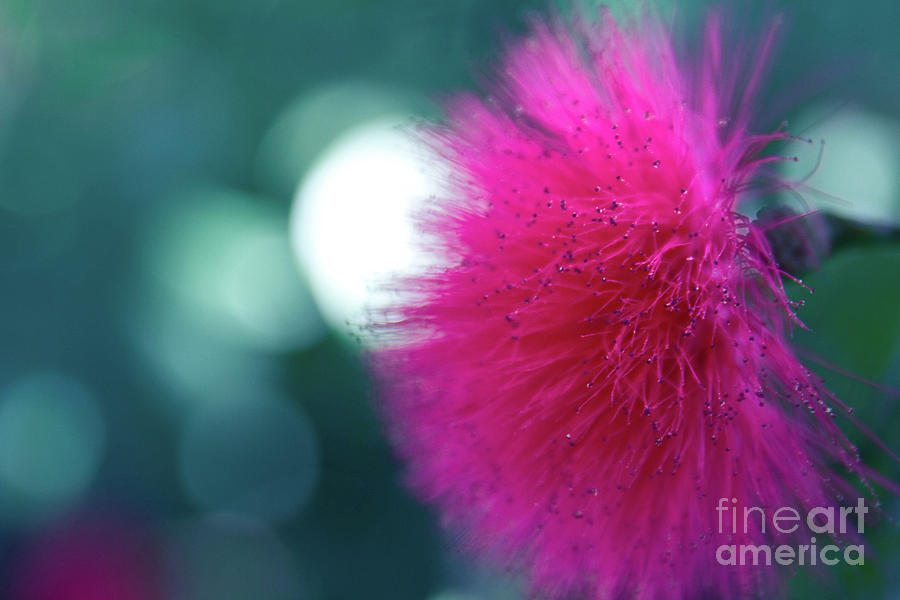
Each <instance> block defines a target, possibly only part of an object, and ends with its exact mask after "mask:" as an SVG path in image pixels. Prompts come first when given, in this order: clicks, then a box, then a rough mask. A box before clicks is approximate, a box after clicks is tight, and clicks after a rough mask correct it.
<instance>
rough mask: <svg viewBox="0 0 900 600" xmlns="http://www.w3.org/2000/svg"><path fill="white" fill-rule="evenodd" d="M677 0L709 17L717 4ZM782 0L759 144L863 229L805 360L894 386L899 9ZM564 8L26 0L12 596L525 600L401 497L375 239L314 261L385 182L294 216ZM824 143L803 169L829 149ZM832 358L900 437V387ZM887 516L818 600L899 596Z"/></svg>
mask: <svg viewBox="0 0 900 600" xmlns="http://www.w3.org/2000/svg"><path fill="white" fill-rule="evenodd" d="M675 4H677V7H678V8H677V10H678V12H679V13H680V14H681V18H683V19H684V22H686V23H688V24H696V23H697V22H698V21H699V19H700V15H701V14H702V13H703V11H704V8H705V3H703V2H697V1H690V0H684V1H682V2H677V3H675ZM773 4H774V6H775V8H776V9H779V10H783V11H784V13H785V15H786V17H787V27H786V28H785V35H784V37H783V45H782V49H781V52H780V54H779V58H778V60H777V61H776V63H775V64H774V67H773V77H772V80H771V85H770V86H769V87H767V88H766V90H765V93H764V97H763V99H762V100H763V101H764V102H761V104H763V105H766V106H769V107H770V108H772V107H774V108H772V110H771V111H770V112H773V113H774V114H772V115H770V113H765V114H766V115H767V117H768V116H772V122H766V123H763V126H766V127H769V126H772V125H774V124H777V123H778V121H780V120H781V119H782V118H784V117H785V116H787V117H788V118H789V119H790V121H791V123H792V124H799V125H798V126H797V129H794V128H793V127H792V131H794V132H795V133H796V134H797V135H800V136H802V137H814V138H815V139H816V140H819V139H821V138H825V139H826V140H827V144H828V149H829V150H828V151H826V153H825V155H824V158H822V160H820V161H819V162H821V165H820V166H819V168H818V169H815V170H814V175H813V177H812V178H811V179H810V180H808V182H807V183H808V184H809V188H808V189H807V190H806V194H804V195H805V196H806V199H807V200H809V201H811V202H814V203H816V204H818V205H820V206H821V207H822V208H824V209H826V210H828V211H832V212H834V213H835V214H839V215H843V216H844V217H849V218H852V219H863V220H864V221H865V222H866V226H865V228H863V230H861V232H859V233H858V235H850V236H844V237H843V238H842V240H843V241H842V243H841V244H840V245H838V246H836V247H835V249H834V255H833V256H832V257H828V258H824V259H823V260H822V263H821V268H820V269H819V270H817V271H815V272H813V273H811V274H810V275H809V277H808V282H809V283H811V284H812V286H813V287H815V288H816V290H817V291H816V293H815V294H814V295H813V296H811V297H806V299H807V300H808V306H807V307H806V308H803V309H801V312H800V316H801V318H803V319H805V320H806V321H807V323H808V324H809V325H810V326H811V331H808V332H806V331H805V332H800V333H798V338H797V339H798V343H799V344H800V345H801V346H802V347H803V348H804V350H805V351H806V352H808V355H809V356H810V357H815V359H816V362H815V363H811V364H818V365H821V364H823V363H824V362H829V363H833V364H834V365H836V366H837V367H840V368H842V369H845V370H847V371H849V372H851V373H854V374H857V375H859V376H861V377H865V378H867V379H869V380H871V381H873V382H875V383H877V384H879V385H881V386H890V387H892V388H893V389H894V390H896V389H898V388H900V344H898V339H900V302H898V299H900V249H898V247H897V246H896V245H895V243H894V242H892V241H891V238H890V237H879V236H878V235H877V232H878V227H885V226H889V225H896V223H897V220H898V219H900V210H898V208H897V207H898V200H897V198H898V191H900V190H898V186H900V181H898V172H900V171H898V169H897V166H898V158H900V150H898V143H900V142H898V139H900V136H898V135H897V132H898V119H900V105H898V103H897V101H896V99H897V98H898V97H900V76H898V72H900V69H898V64H900V62H898V51H900V39H898V37H897V35H896V31H897V26H898V24H900V9H898V5H897V3H895V2H892V1H889V0H881V1H875V2H867V3H860V2H849V1H846V2H844V1H841V2H826V3H823V2H818V1H814V0H798V1H796V2H788V1H787V0H784V1H783V2H773ZM543 5H544V3H542V2H537V1H533V2H532V1H529V2H514V1H512V0H492V1H490V2H479V1H477V0H443V1H438V0H415V1H414V0H328V1H314V0H300V1H297V2H291V1H288V0H258V1H254V2H250V1H237V0H219V1H217V2H208V1H200V0H180V1H175V0H172V1H168V2H160V1H150V0H133V1H129V2H118V1H114V0H77V1H70V0H66V1H63V0H43V1H38V0H32V1H28V0H4V1H3V2H2V3H0V290H2V294H0V315H2V316H0V335H2V340H3V345H2V348H3V360H2V361H0V590H3V593H2V594H0V595H2V597H4V598H7V597H9V598H17V599H49V598H69V599H76V600H77V599H80V598H95V599H96V598H124V599H132V598H135V599H137V598H173V599H182V598H183V599H191V600H205V599H210V600H211V599H216V600H222V599H226V600H227V599H243V598H267V599H276V600H277V599H282V598H284V599H293V598H303V599H306V598H309V599H354V600H355V599H359V598H390V599H397V600H399V599H406V598H409V599H421V598H429V599H433V600H438V599H440V600H453V599H455V600H460V599H469V600H474V599H484V600H499V599H510V600H512V599H515V598H521V597H524V594H523V591H522V588H521V587H520V585H519V584H518V583H517V582H516V581H515V579H514V578H512V577H511V576H509V575H504V574H498V573H492V572H490V571H489V570H488V569H486V568H484V567H481V566H477V565H474V564H472V563H470V562H466V561H465V560H464V559H463V558H461V557H460V556H458V555H457V554H456V553H454V551H453V550H452V543H448V540H447V538H446V536H445V535H444V534H442V533H441V531H440V528H439V525H438V524H437V522H436V519H435V518H434V516H433V515H432V514H430V513H429V512H428V511H427V510H426V509H425V508H423V507H422V506H420V505H419V504H417V503H416V502H415V501H414V500H413V499H411V498H410V497H409V496H408V495H407V493H406V492H405V491H404V490H403V488H402V484H401V475H400V470H399V469H398V465H396V464H395V463H394V461H393V460H392V458H391V455H390V451H389V449H388V447H387V445H386V442H385V440H384V438H383V435H382V431H381V429H380V427H379V424H378V422H377V420H376V416H375V414H374V411H373V409H372V406H371V404H370V395H371V394H370V386H369V381H368V380H367V378H366V376H365V373H364V371H363V369H362V368H361V362H360V354H361V350H360V346H359V344H357V343H356V342H355V341H354V340H353V339H352V335H348V333H347V331H346V330H345V329H344V328H343V327H342V321H341V317H342V315H345V313H344V312H341V311H342V310H344V309H343V308H341V310H332V308H333V307H334V306H339V307H344V305H345V304H346V301H347V298H346V297H343V296H341V295H340V294H341V290H342V289H344V288H342V287H341V286H342V285H343V286H350V288H353V286H354V285H356V282H355V281H347V280H341V277H344V278H345V279H346V278H347V277H358V276H359V273H356V272H352V271H351V270H348V271H346V272H343V271H342V270H341V267H342V265H343V266H347V265H350V266H352V265H354V264H356V263H357V262H359V261H360V260H362V257H363V255H365V254H367V252H368V251H369V248H367V247H365V246H363V247H360V246H358V245H354V244H358V243H359V240H354V238H353V237H352V236H347V238H346V239H343V240H342V241H341V243H342V244H344V245H345V246H346V248H347V250H346V256H341V257H337V258H338V259H343V260H345V262H344V263H341V262H340V261H338V262H337V263H335V265H336V267H335V266H332V265H331V263H328V265H329V266H328V268H327V269H319V270H320V271H324V272H325V277H326V279H327V278H328V277H331V278H332V279H336V280H338V281H337V283H336V284H335V285H336V286H337V287H332V288H328V286H327V285H326V284H328V281H326V282H325V284H323V283H322V281H321V280H320V279H317V277H318V276H317V275H316V269H317V266H316V264H310V261H315V260H316V258H315V255H314V254H313V255H310V254H309V253H307V254H306V255H304V254H303V252H302V250H301V251H298V250H297V249H298V248H302V246H303V244H304V241H303V240H298V239H296V238H297V236H298V235H302V232H304V231H318V232H325V234H327V235H326V237H327V236H328V235H331V234H334V235H341V231H342V230H341V226H342V223H350V222H352V221H353V218H354V211H355V210H357V209H359V210H362V208H361V206H362V205H361V204H360V202H367V201H369V202H374V201H376V200H378V198H379V196H378V195H377V194H375V192H374V191H373V190H375V188H377V185H375V184H376V182H372V181H368V180H367V179H366V176H365V175H366V173H364V172H363V171H362V170H361V171H360V172H358V173H354V172H353V170H352V168H349V169H345V170H346V171H347V172H346V173H345V177H346V179H347V180H348V181H349V182H350V183H351V185H352V186H356V187H357V188H358V189H359V194H358V195H359V196H360V197H353V198H350V197H347V198H345V200H346V203H343V202H333V201H334V200H335V198H334V196H333V195H332V196H330V197H325V200H327V201H332V204H325V205H324V206H325V209H324V212H322V211H320V213H321V214H325V215H326V217H323V219H324V220H323V221H322V222H318V221H317V222H313V223H309V222H306V223H303V222H301V223H299V224H297V223H296V222H293V223H292V221H296V220H297V219H298V218H299V219H301V220H302V219H303V214H305V213H302V211H301V212H300V215H301V216H300V217H296V216H295V217H293V218H292V217H291V206H292V202H293V201H294V196H295V192H296V190H297V189H298V186H299V188H301V189H302V186H303V185H304V182H305V181H306V182H308V181H309V180H310V179H311V178H312V175H311V173H312V171H314V170H315V169H316V168H320V167H321V166H322V164H323V163H322V161H323V156H326V155H327V156H334V155H336V154H335V153H338V154H339V153H340V152H339V151H340V150H341V148H344V146H340V140H344V143H350V142H347V139H349V138H347V137H346V135H347V132H348V131H356V132H359V131H361V130H360V129H358V126H360V125H364V124H367V123H372V122H380V121H378V119H383V118H390V119H394V122H396V121H397V120H398V119H399V120H401V121H402V120H403V119H411V118H412V117H413V116H426V117H431V116H435V115H437V114H439V110H438V108H437V107H438V106H439V100H440V98H442V97H444V96H445V95H446V94H448V93H450V92H451V91H453V90H455V89H459V88H466V87H468V88H471V87H474V86H475V85H476V81H477V79H478V73H480V72H482V69H483V66H482V65H483V64H484V63H485V61H490V60H492V59H493V57H494V56H495V54H496V50H497V48H498V44H499V36H498V33H502V32H506V33H509V32H517V31H521V30H522V29H523V27H524V24H525V16H526V14H527V11H528V10H530V9H536V8H540V7H542V6H543ZM556 5H558V6H561V7H563V10H567V8H566V3H565V2H559V1H558V2H556ZM671 6H673V3H671V2H670V3H666V7H669V8H671ZM666 10H668V8H667V9H666ZM690 37H691V36H690V35H689V33H688V34H686V38H687V39H688V43H690V42H689V40H690ZM778 111H781V112H778ZM373 120H374V121H373ZM342 136H344V137H342ZM353 140H355V141H354V143H356V142H359V141H360V139H359V135H357V137H356V138H353ZM336 144H337V145H336ZM800 146H801V148H800V149H799V150H797V152H798V154H801V157H802V158H803V160H801V163H800V164H799V165H798V166H797V167H796V168H797V169H800V170H799V171H793V172H788V175H790V176H797V175H799V176H802V175H803V174H804V173H806V172H809V171H810V170H812V169H813V167H814V165H815V164H816V161H817V160H819V158H820V157H818V153H819V151H820V148H819V146H818V145H817V144H812V145H809V146H804V145H802V144H800ZM832 148H834V151H833V153H832V151H831V149H832ZM840 148H844V150H840ZM329 152H330V153H331V154H328V153H329ZM804 153H805V154H804ZM342 156H344V158H345V159H346V153H345V155H342ZM353 156H355V155H353ZM351 158H352V157H351ZM347 160H349V159H347ZM342 164H343V163H342ZM350 164H351V165H352V164H353V163H352V161H351V163H350ZM317 165H318V167H317ZM804 169H805V170H804ZM369 184H371V185H372V187H371V188H370V187H369ZM320 187H321V186H320ZM316 189H320V188H316ZM342 189H343V188H342ZM413 189H417V188H413ZM819 190H823V191H825V192H828V194H823V193H820V191H819ZM382 191H383V190H382ZM309 193H310V194H312V192H309ZM367 194H372V195H371V196H369V195H367ZM301 196H302V194H301ZM306 199H307V200H308V198H306ZM325 200H323V202H324V201H325ZM337 200H342V198H337ZM770 200H771V199H767V198H763V199H761V200H760V201H761V202H768V201H770ZM780 201H790V202H796V200H795V199H793V198H788V199H785V198H782V199H781V200H780ZM320 213H316V214H320ZM296 214H297V211H295V215H296ZM329 214H330V215H331V218H330V220H329V217H328V215H329ZM384 227H386V228H387V226H384ZM310 228H312V229H310ZM291 232H293V235H294V238H295V239H293V240H292V239H291ZM298 232H300V233H298ZM375 235H376V237H375V238H371V239H373V240H375V241H376V243H377V240H378V239H379V238H378V237H377V235H382V236H385V235H391V231H390V230H389V228H388V229H385V231H380V230H377V231H375ZM365 241H367V242H368V241H370V240H368V239H367V240H365ZM298 252H299V254H300V255H301V256H300V259H299V260H298V259H297V257H296V254H297V253H298ZM304 257H305V258H304ZM326 258H328V257H326ZM331 258H334V257H331ZM323 260H324V258H323ZM323 264H325V263H323ZM320 266H321V265H320ZM348 268H349V267H348ZM331 283H332V284H334V283H335V282H334V281H331ZM323 285H324V286H325V287H324V288H323V287H322V286H323ZM335 290H337V292H335ZM329 293H330V294H332V295H331V296H329ZM335 294H338V295H335ZM792 295H794V296H795V297H801V296H804V295H805V296H809V295H808V293H807V292H805V291H803V290H801V289H799V288H792ZM351 300H352V299H351ZM349 306H350V309H352V307H353V302H350V303H349ZM350 309H347V310H350ZM323 315H324V316H323ZM816 368H817V369H818V371H819V372H820V373H821V374H822V376H823V377H825V378H826V380H827V382H828V385H829V386H830V387H831V388H832V389H834V390H835V391H836V392H837V393H838V395H839V396H841V397H842V398H843V399H845V400H846V401H847V403H848V404H851V405H853V406H854V407H855V408H856V410H857V415H858V416H859V417H860V418H861V419H862V420H863V421H864V422H866V423H868V424H869V425H871V426H872V428H873V430H874V431H875V433H876V434H877V435H879V436H880V437H881V438H882V439H884V440H885V441H886V442H887V444H888V446H890V447H891V448H893V449H894V450H895V451H896V450H898V449H900V446H898V440H900V410H898V408H897V403H898V401H900V400H898V397H897V395H896V393H890V392H887V391H884V389H883V388H879V387H873V386H870V385H866V384H863V383H861V382H860V381H857V380H855V379H853V378H849V377H845V376H843V375H840V374H838V373H836V372H835V370H834V369H828V368H822V367H821V366H817V367H816ZM844 425H846V426H847V427H845V428H848V429H849V430H850V431H851V435H852V437H853V439H854V440H855V441H857V442H858V443H859V444H860V448H861V451H862V454H863V456H864V458H865V459H866V460H867V461H868V462H869V463H870V464H872V465H873V466H875V467H876V468H879V469H881V471H882V472H883V473H885V474H887V475H889V476H891V477H893V478H894V479H895V480H896V479H898V472H897V468H896V465H894V464H892V463H891V462H890V461H888V460H887V459H886V457H885V454H884V452H882V451H880V450H878V449H877V448H876V447H875V446H874V445H873V444H872V443H871V442H869V441H868V440H867V438H866V437H865V436H863V435H861V434H859V432H858V431H856V430H854V429H853V427H852V426H849V424H847V423H844ZM884 498H885V516H886V518H885V519H884V520H883V521H882V522H881V524H879V525H878V526H875V527H872V530H871V531H872V545H873V548H874V550H875V551H876V552H877V554H878V556H877V558H875V557H874V556H873V559H872V560H867V564H866V566H865V567H864V568H853V567H850V568H843V569H836V570H835V571H834V572H833V575H834V577H833V578H832V579H827V580H822V579H818V578H813V577H812V576H810V575H809V573H807V572H802V573H800V575H799V576H798V577H797V578H796V579H795V580H794V582H793V584H792V590H793V593H794V595H795V596H796V597H809V596H812V595H815V596H819V597H823V598H831V597H833V598H846V597H859V598H877V597H885V598H886V597H897V596H896V595H895V594H896V593H897V589H900V586H898V580H897V576H896V575H894V574H893V573H894V572H895V571H896V570H897V569H896V567H897V565H898V561H900V548H898V546H900V543H898V542H900V534H898V528H897V525H896V523H895V520H896V519H897V518H898V517H900V510H898V505H897V502H896V499H895V498H891V497H890V496H889V495H884ZM892 519H893V520H894V521H892ZM873 554H874V553H873ZM868 558H869V555H868V554H867V559H868ZM92 594H93V595H92Z"/></svg>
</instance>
